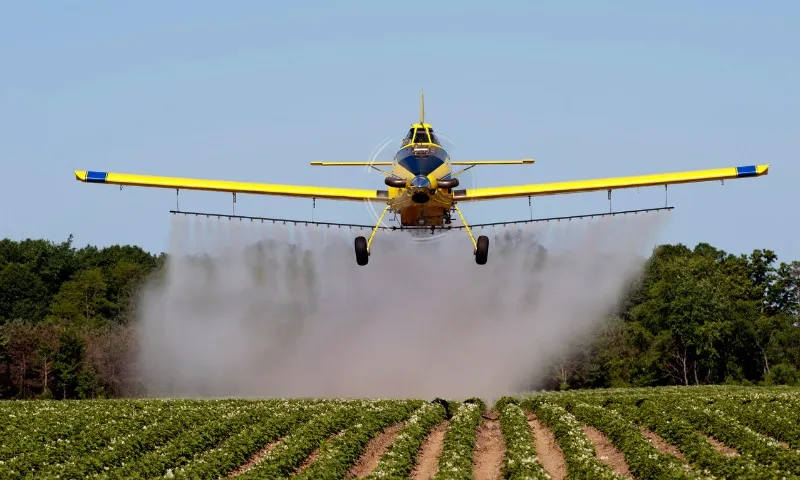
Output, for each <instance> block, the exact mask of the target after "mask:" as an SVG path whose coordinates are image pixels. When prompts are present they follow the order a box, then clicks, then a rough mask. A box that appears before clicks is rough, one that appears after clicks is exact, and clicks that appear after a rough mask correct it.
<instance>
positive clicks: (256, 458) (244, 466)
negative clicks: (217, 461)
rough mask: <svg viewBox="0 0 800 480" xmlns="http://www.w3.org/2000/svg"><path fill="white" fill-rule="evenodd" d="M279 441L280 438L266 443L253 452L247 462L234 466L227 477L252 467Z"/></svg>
mask: <svg viewBox="0 0 800 480" xmlns="http://www.w3.org/2000/svg"><path fill="white" fill-rule="evenodd" d="M280 441H281V440H280V439H278V440H275V441H274V442H272V443H270V444H269V445H266V446H265V447H264V448H262V449H261V450H259V451H258V452H256V453H254V454H253V456H252V457H250V460H248V461H247V463H244V464H242V465H239V466H238V467H237V468H236V470H234V471H232V472H231V473H229V474H228V478H232V477H236V476H239V475H241V474H243V473H244V472H246V471H248V470H250V469H251V468H253V466H254V465H256V464H257V463H258V462H260V461H261V460H262V459H263V458H264V457H265V456H266V455H267V454H268V453H269V452H271V451H272V450H273V449H274V448H275V447H276V446H277V445H278V443H280Z"/></svg>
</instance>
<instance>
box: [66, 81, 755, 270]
mask: <svg viewBox="0 0 800 480" xmlns="http://www.w3.org/2000/svg"><path fill="white" fill-rule="evenodd" d="M531 163H533V159H522V160H474V161H471V160H461V161H458V160H451V159H450V156H449V155H448V153H447V152H446V151H445V149H444V148H443V147H442V144H441V142H440V141H439V138H438V137H437V135H436V132H434V129H433V127H432V126H431V125H430V124H428V123H425V100H424V94H423V93H420V118H419V123H414V124H412V125H411V128H410V129H409V130H408V133H407V134H406V136H405V138H404V139H403V140H402V144H401V146H400V149H399V150H398V151H397V153H396V154H395V156H394V160H393V161H388V162H378V161H376V162H361V161H354V162H311V164H312V165H317V166H369V167H372V168H375V169H376V170H379V171H381V172H382V173H383V174H384V175H385V180H384V183H385V187H387V188H385V189H381V188H378V189H350V188H337V187H329V186H328V187H321V186H306V185H281V184H268V183H254V182H238V181H229V180H206V179H198V178H180V177H162V176H151V175H139V174H131V173H112V172H105V171H92V170H89V171H87V170H75V177H76V178H77V179H78V180H80V181H81V182H87V183H102V184H116V185H120V188H122V186H123V185H132V186H139V187H158V188H171V189H172V188H174V189H176V192H178V191H180V190H181V189H190V190H209V191H218V192H229V193H233V199H234V202H235V201H236V194H237V193H249V194H262V195H282V196H291V197H306V198H313V199H318V198H320V199H331V200H347V201H368V202H378V203H382V204H385V208H384V209H383V213H382V214H381V215H380V218H379V219H378V221H377V223H376V224H375V225H374V226H373V225H352V224H334V223H327V222H313V221H311V222H308V221H297V220H282V219H268V218H262V220H273V221H275V220H282V221H284V222H286V221H289V222H293V223H303V224H320V225H341V226H351V227H367V228H371V229H372V232H371V234H370V236H369V239H366V238H364V237H362V236H359V237H356V239H355V256H356V262H357V263H358V265H366V264H367V262H368V260H369V256H370V253H371V245H372V240H373V239H374V238H375V234H376V233H377V231H378V229H381V228H389V229H397V228H400V229H420V228H422V229H431V232H433V230H435V229H436V228H440V229H441V228H444V229H448V228H464V229H465V230H466V233H467V234H468V235H469V238H470V239H471V240H472V244H473V255H474V256H475V262H476V263H478V264H479V265H483V264H485V263H486V260H487V258H488V254H489V238H488V237H486V236H483V235H482V236H479V237H478V238H477V239H476V238H475V237H474V236H473V235H472V231H471V228H470V226H469V225H468V224H467V222H466V220H465V219H464V216H463V215H462V213H461V210H460V209H459V208H458V204H459V203H461V202H478V201H486V200H495V199H505V198H515V197H528V198H529V201H530V197H533V196H539V195H555V194H567V193H581V192H591V191H601V190H607V191H608V193H609V199H610V198H611V190H612V189H621V188H634V187H649V186H657V185H664V186H665V188H666V186H667V185H670V184H677V183H690V182H705V181H715V180H726V179H735V178H746V177H756V176H761V175H766V174H767V172H768V170H769V165H746V166H740V167H726V168H716V169H708V170H694V171H684V172H672V173H657V174H650V175H637V176H628V177H614V178H601V179H591V180H569V181H563V182H552V183H533V184H524V185H511V186H497V187H488V188H475V189H464V188H461V189H459V180H458V175H459V174H461V173H462V172H464V171H466V170H468V169H470V168H472V167H474V166H476V165H515V164H531ZM377 166H388V167H391V170H390V171H384V170H381V169H378V168H376V167H377ZM453 166H465V167H466V168H463V169H461V170H458V171H453ZM669 208H672V207H669ZM651 210H661V209H660V208H658V209H644V210H635V211H628V212H640V211H651ZM389 211H392V212H394V213H395V215H397V214H399V215H400V224H401V226H400V227H386V226H381V223H382V221H383V218H384V216H385V215H386V214H387V212H389ZM452 212H455V213H457V214H458V216H459V217H460V219H461V222H462V224H463V225H460V226H451V225H450V224H451V213H452ZM628 212H617V213H628ZM172 213H190V214H195V215H202V214H198V213H194V212H180V211H172ZM609 214H614V213H611V212H610V213H603V214H599V215H609ZM206 215H208V214H206ZM211 215H214V214H211ZM234 216H235V215H234ZM591 216H593V215H591ZM228 217H231V216H230V215H228ZM240 218H257V217H240ZM530 221H534V220H533V219H531V220H530ZM525 222H528V220H523V221H510V222H500V223H502V224H509V223H525ZM483 225H493V224H483ZM483 225H480V226H483ZM476 226H478V225H473V226H472V227H473V228H474V227H476Z"/></svg>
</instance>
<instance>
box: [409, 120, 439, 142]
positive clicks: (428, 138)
mask: <svg viewBox="0 0 800 480" xmlns="http://www.w3.org/2000/svg"><path fill="white" fill-rule="evenodd" d="M410 143H415V144H416V143H435V144H436V145H441V143H439V139H438V138H436V134H434V133H433V128H431V127H430V126H428V125H427V124H425V125H414V126H413V127H411V129H410V130H409V131H408V134H407V135H406V138H404V139H403V145H408V144H410Z"/></svg>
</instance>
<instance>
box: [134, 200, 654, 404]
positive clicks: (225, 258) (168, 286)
mask: <svg viewBox="0 0 800 480" xmlns="http://www.w3.org/2000/svg"><path fill="white" fill-rule="evenodd" d="M172 222H173V223H172V240H171V247H170V252H169V253H170V260H169V262H168V265H167V269H166V272H165V276H164V278H161V279H159V280H158V281H154V282H152V283H151V284H150V285H149V286H148V287H147V288H146V290H145V292H143V295H142V299H141V301H140V305H139V319H138V325H137V328H138V342H139V352H138V356H137V367H138V370H139V372H140V376H141V381H142V382H143V383H144V385H145V386H146V388H147V393H148V394H149V395H154V396H206V397H227V396H245V397H265V396H269V397H274V396H287V397H289V396H290V397H308V396H314V397H316V396H337V397H400V398H408V397H423V398H433V397H437V396H438V397H447V398H466V397H471V396H481V397H483V398H487V397H488V398H497V397H498V396H500V395H503V394H508V393H515V389H517V388H519V385H521V382H525V381H530V380H532V379H535V378H536V377H537V376H540V375H544V374H545V373H547V372H545V371H544V370H545V368H546V367H547V365H548V362H549V361H550V360H551V359H552V358H554V356H555V355H559V354H563V353H564V351H565V349H568V348H569V344H570V342H571V341H573V340H574V339H575V338H579V337H580V335H581V334H584V333H585V332H586V331H587V329H588V328H590V327H591V326H593V325H596V324H597V322H598V321H600V320H602V319H603V318H604V317H605V316H606V315H607V313H608V311H609V309H610V308H612V307H613V306H614V305H615V303H616V302H617V300H618V298H619V294H620V291H621V289H622V288H623V286H624V285H625V283H626V282H628V281H629V280H631V279H632V278H633V277H634V276H635V275H638V274H639V273H640V272H641V267H642V265H643V260H644V258H645V256H646V255H647V254H648V253H649V249H650V248H651V247H652V246H653V245H654V243H655V241H656V240H657V235H658V233H659V230H660V229H661V228H662V227H663V226H664V224H665V222H666V220H665V215H660V214H648V215H636V216H620V217H604V218H599V219H593V220H581V221H572V222H558V223H543V224H533V225H529V226H522V227H516V226H514V227H502V228H491V229H486V230H485V231H481V230H476V231H475V232H474V233H475V235H476V236H477V235H479V234H486V235H488V236H489V238H490V248H489V261H488V263H487V264H486V265H483V266H480V265H476V264H475V261H474V257H473V256H472V244H471V242H470V240H469V238H468V237H467V235H466V234H465V233H464V232H463V231H452V232H449V233H447V234H445V236H444V237H443V238H441V239H438V240H437V241H414V240H413V239H412V238H410V236H409V234H408V233H407V232H400V231H396V232H391V231H379V232H378V234H377V236H376V238H375V241H374V242H373V245H372V250H373V253H372V256H371V257H370V262H369V265H367V266H366V267H359V266H358V265H356V262H355V256H354V251H353V238H354V237H356V236H357V235H364V236H368V235H369V231H358V230H350V229H346V228H345V229H339V228H325V227H316V226H297V227H290V226H286V225H280V224H275V225H273V224H268V223H263V224H262V223H250V222H245V223H242V222H239V221H229V220H216V219H205V218H194V217H181V216H178V217H174V218H173V220H172Z"/></svg>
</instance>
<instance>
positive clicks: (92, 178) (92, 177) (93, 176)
mask: <svg viewBox="0 0 800 480" xmlns="http://www.w3.org/2000/svg"><path fill="white" fill-rule="evenodd" d="M107 177H108V172H95V171H93V170H89V171H88V172H86V181H87V182H94V183H105V181H106V178H107Z"/></svg>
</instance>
